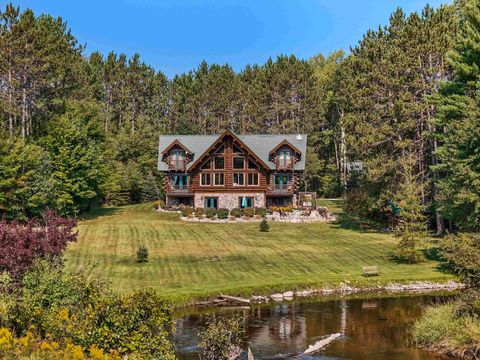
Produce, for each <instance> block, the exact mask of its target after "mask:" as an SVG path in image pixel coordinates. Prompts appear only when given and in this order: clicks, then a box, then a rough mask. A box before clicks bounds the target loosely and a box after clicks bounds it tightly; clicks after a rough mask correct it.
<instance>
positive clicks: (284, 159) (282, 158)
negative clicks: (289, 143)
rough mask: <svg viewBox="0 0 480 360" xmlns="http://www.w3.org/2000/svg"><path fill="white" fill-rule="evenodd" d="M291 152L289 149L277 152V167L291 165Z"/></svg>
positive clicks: (288, 166)
mask: <svg viewBox="0 0 480 360" xmlns="http://www.w3.org/2000/svg"><path fill="white" fill-rule="evenodd" d="M292 158H293V157H292V152H291V151H290V150H289V149H283V150H280V151H279V152H278V154H277V166H278V167H279V168H282V169H283V168H290V167H292Z"/></svg>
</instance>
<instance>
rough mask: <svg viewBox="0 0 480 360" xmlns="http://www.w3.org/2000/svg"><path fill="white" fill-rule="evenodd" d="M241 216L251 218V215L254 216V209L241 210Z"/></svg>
mask: <svg viewBox="0 0 480 360" xmlns="http://www.w3.org/2000/svg"><path fill="white" fill-rule="evenodd" d="M242 215H243V216H246V217H249V218H251V217H253V215H255V209H254V208H245V209H242Z"/></svg>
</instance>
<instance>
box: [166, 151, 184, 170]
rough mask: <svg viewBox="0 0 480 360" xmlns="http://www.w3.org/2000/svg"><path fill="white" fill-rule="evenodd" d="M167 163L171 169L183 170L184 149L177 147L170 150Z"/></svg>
mask: <svg viewBox="0 0 480 360" xmlns="http://www.w3.org/2000/svg"><path fill="white" fill-rule="evenodd" d="M168 163H169V166H170V168H171V169H175V170H183V169H184V168H185V151H183V150H178V149H175V150H172V151H171V152H170V156H169V159H168Z"/></svg>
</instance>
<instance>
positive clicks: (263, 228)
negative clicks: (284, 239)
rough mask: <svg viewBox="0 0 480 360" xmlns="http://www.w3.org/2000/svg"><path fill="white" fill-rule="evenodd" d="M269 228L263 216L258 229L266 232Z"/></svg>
mask: <svg viewBox="0 0 480 360" xmlns="http://www.w3.org/2000/svg"><path fill="white" fill-rule="evenodd" d="M269 230H270V225H268V222H267V219H265V218H263V220H262V221H261V222H260V231H261V232H268V231H269Z"/></svg>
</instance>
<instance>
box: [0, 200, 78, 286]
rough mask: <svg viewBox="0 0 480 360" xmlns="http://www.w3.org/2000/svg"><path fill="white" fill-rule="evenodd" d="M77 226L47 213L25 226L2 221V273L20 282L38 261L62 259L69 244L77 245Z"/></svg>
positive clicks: (0, 242) (26, 223) (0, 264)
mask: <svg viewBox="0 0 480 360" xmlns="http://www.w3.org/2000/svg"><path fill="white" fill-rule="evenodd" d="M76 225H77V223H76V221H75V220H74V219H66V218H62V217H60V216H58V215H56V214H55V213H54V212H53V211H51V210H46V211H45V212H44V213H43V217H42V218H40V219H37V218H32V219H29V220H27V221H26V222H24V223H21V222H19V221H17V220H13V221H11V222H7V220H6V219H5V217H4V218H3V219H2V220H0V273H1V272H4V271H6V272H8V273H9V274H10V275H11V276H12V278H13V279H15V280H19V279H20V278H21V277H22V275H23V274H24V273H25V271H27V270H28V269H29V268H30V267H31V266H32V264H33V262H34V261H35V260H36V259H41V258H43V259H45V258H47V259H53V258H54V257H56V256H58V255H60V254H61V253H62V252H63V251H64V250H65V248H66V247H67V244H68V243H69V242H73V241H76V239H77V232H75V231H74V228H75V226H76Z"/></svg>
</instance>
